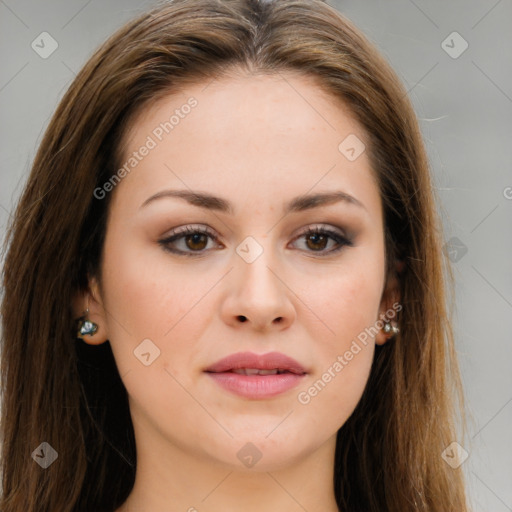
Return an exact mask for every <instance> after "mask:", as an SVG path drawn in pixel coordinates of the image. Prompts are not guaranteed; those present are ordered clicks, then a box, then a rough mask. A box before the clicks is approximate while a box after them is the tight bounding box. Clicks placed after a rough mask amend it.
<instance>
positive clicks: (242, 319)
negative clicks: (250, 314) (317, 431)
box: [238, 315, 247, 322]
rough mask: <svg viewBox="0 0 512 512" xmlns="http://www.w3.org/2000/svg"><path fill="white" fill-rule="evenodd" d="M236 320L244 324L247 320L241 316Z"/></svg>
mask: <svg viewBox="0 0 512 512" xmlns="http://www.w3.org/2000/svg"><path fill="white" fill-rule="evenodd" d="M238 319H239V320H240V322H245V321H246V320H247V318H246V317H245V316H243V315H238Z"/></svg>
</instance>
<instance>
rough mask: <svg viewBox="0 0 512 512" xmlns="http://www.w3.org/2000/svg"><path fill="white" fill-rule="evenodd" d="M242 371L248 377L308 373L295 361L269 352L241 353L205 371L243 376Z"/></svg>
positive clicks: (226, 358) (277, 353)
mask: <svg viewBox="0 0 512 512" xmlns="http://www.w3.org/2000/svg"><path fill="white" fill-rule="evenodd" d="M242 370H243V371H244V372H246V373H245V374H246V375H256V374H259V375H270V373H268V372H275V373H276V374H281V373H294V374H296V375H303V374H305V373H306V370H305V369H304V368H303V367H302V366H301V365H300V364H299V363H298V362H297V361H296V360H295V359H292V358H291V357H288V356H286V355H284V354H281V353H280V352H269V353H267V354H254V353H252V352H239V353H237V354H232V355H230V356H228V357H225V358H224V359H221V360H220V361H217V362H216V363H215V364H213V365H211V366H209V367H208V368H207V369H206V370H205V371H206V372H209V373H223V372H234V373H238V374H242V373H243V372H242ZM265 372H267V373H265Z"/></svg>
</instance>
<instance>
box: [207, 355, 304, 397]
mask: <svg viewBox="0 0 512 512" xmlns="http://www.w3.org/2000/svg"><path fill="white" fill-rule="evenodd" d="M204 371H205V373H206V374H207V375H208V376H209V377H210V378H211V379H213V381H214V382H216V383H217V384H218V385H219V386H220V387H221V388H223V389H224V390H227V391H229V392H230V393H233V394H235V395H238V396H241V397H244V398H247V399H252V400H257V399H266V398H272V397H274V396H277V395H280V394H282V393H285V392H286V391H289V390H290V389H292V388H293V387H295V386H297V385H298V384H299V382H300V381H301V380H302V379H303V378H304V377H305V376H306V375H307V372H306V370H305V369H304V368H303V367H302V366H301V365H300V363H298V362H297V361H296V360H295V359H292V358H291V357H289V356H286V355H285V354H281V353H279V352H270V353H267V354H254V353H252V352H239V353H236V354H232V355H230V356H228V357H226V358H224V359H221V360H220V361H217V362H216V363H215V364H213V365H211V366H209V367H208V368H206V369H205V370H204Z"/></svg>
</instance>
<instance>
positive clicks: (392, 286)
mask: <svg viewBox="0 0 512 512" xmlns="http://www.w3.org/2000/svg"><path fill="white" fill-rule="evenodd" d="M404 267H405V263H404V262H403V261H402V260H398V261H397V264H396V267H395V271H394V272H391V273H390V274H389V275H388V278H387V280H386V284H385V286H384V291H383V292H382V299H381V302H380V306H379V320H380V321H382V324H383V323H384V322H385V321H387V322H391V323H392V325H398V323H397V317H398V311H400V310H401V309H402V306H401V305H400V300H401V296H400V278H399V274H400V273H401V272H402V270H403V269H404ZM380 323H381V322H379V325H380ZM392 336H393V334H387V333H385V332H384V331H383V329H379V332H378V333H377V335H376V336H375V343H376V344H377V345H384V343H386V342H387V341H388V340H389V339H390V338H391V337H392Z"/></svg>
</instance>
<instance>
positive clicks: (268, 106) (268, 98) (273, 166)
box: [116, 72, 379, 204]
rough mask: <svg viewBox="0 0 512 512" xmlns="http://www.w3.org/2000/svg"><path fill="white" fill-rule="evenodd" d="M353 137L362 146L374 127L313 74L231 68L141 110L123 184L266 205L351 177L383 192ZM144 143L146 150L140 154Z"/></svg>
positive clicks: (124, 160)
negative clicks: (367, 128)
mask: <svg viewBox="0 0 512 512" xmlns="http://www.w3.org/2000/svg"><path fill="white" fill-rule="evenodd" d="M347 140H349V141H356V144H357V143H359V144H360V146H358V147H356V149H357V150H358V151H359V150H360V149H361V148H364V147H365V141H366V134H365V132H364V130H363V129H362V128H361V126H360V125H359V123H358V122H357V121H356V120H355V118H354V116H353V115H352V113H351V112H350V110H349V108H348V107H347V106H346V105H345V104H344V103H343V102H342V101H341V100H339V99H338V98H334V97H333V96H332V95H330V94H328V93H326V92H325V90H324V89H323V88H322V87H321V86H320V85H319V82H318V81H317V80H316V79H315V78H314V77H310V76H303V75H298V74H297V73H289V72H279V73H275V74H271V75H243V74H240V75H235V76H233V75H230V76H225V77H221V78H217V79H212V80H210V81H205V82H201V83H197V84H194V85H190V86H187V87H186V88H183V89H181V90H179V91H177V92H174V93H171V94H169V95H167V96H164V97H162V98H160V99H159V100H158V101H156V102H155V103H153V104H152V105H151V106H149V107H148V108H147V109H144V110H143V111H141V112H140V114H139V115H138V116H137V117H136V118H135V120H134V121H133V122H132V124H131V126H130V130H129V131H128V133H127V136H126V137H125V142H124V144H123V151H122V153H121V165H126V164H128V168H130V172H129V173H128V174H129V175H128V177H127V178H126V179H123V183H122V184H121V185H122V187H121V186H119V187H118V189H121V188H123V187H130V189H131V190H132V192H134V193H136V195H140V196H142V195H144V194H145V195H146V196H147V195H148V194H149V193H150V192H152V193H156V192H158V191H159V189H162V188H169V187H171V186H172V187H174V188H176V185H179V188H182V189H183V188H191V189H194V190H197V189H201V190H209V191H211V192H215V193H216V194H215V195H219V196H226V195H228V196H232V197H233V196H234V199H233V200H236V198H237V197H238V198H242V197H246V198H249V197H253V198H254V199H255V200H256V202H257V203H258V202H259V204H262V203H261V200H262V199H265V200H270V199H272V200H273V201H275V202H279V201H281V202H282V201H283V200H284V199H285V197H284V195H285V194H286V192H287V191H289V192H290V194H289V195H290V196H291V195H294V196H296V195H300V194H306V193H308V191H309V190H312V189H314V188H317V189H322V190H323V189H326V188H332V187H338V188H339V186H343V187H344V189H345V191H346V192H347V193H351V194H352V195H355V196H357V194H362V195H363V196H367V197H366V200H367V201H375V200H377V201H378V200H379V197H378V194H377V197H376V196H375V194H376V183H375V181H374V178H373V173H372V170H371V167H370V163H369V160H368V156H367V154H366V151H362V152H361V154H360V155H359V156H358V157H357V158H356V159H353V160H352V159H350V158H347V154H346V152H344V151H345V150H346V148H345V147H344V146H346V144H345V142H344V141H347ZM357 141H358V142H357ZM352 145H353V144H352ZM144 147H150V150H144V151H141V150H143V148H144ZM141 152H144V153H145V156H143V157H141V155H140V154H138V155H137V156H134V154H135V153H141ZM349 156H350V154H349ZM134 159H136V161H135V160H134ZM130 160H131V162H129V161H130ZM130 163H131V164H134V165H133V166H131V165H130ZM116 193H117V191H116ZM241 194H242V195H241ZM286 195H288V194H286ZM140 199H142V201H143V198H142V197H139V200H140ZM273 201H270V203H272V202H273Z"/></svg>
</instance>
